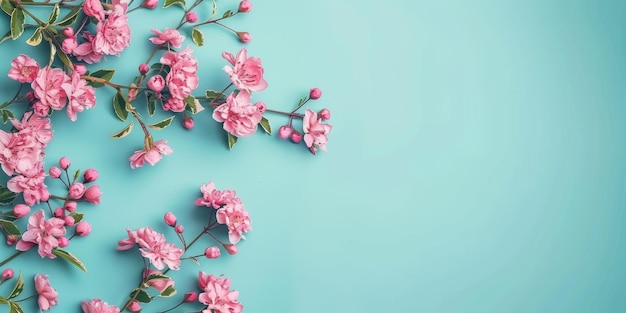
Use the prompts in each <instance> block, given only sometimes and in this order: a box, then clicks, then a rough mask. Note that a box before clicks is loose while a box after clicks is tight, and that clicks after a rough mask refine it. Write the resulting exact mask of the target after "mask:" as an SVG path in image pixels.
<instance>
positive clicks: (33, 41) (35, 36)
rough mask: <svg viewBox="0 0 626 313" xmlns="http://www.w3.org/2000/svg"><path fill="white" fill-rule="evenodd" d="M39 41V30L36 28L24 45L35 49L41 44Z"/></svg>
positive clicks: (40, 37)
mask: <svg viewBox="0 0 626 313" xmlns="http://www.w3.org/2000/svg"><path fill="white" fill-rule="evenodd" d="M41 39H42V36H41V28H37V29H35V32H34V33H33V35H32V36H30V38H28V40H26V43H27V44H28V45H29V46H33V47H36V46H38V45H39V44H40V43H41Z"/></svg>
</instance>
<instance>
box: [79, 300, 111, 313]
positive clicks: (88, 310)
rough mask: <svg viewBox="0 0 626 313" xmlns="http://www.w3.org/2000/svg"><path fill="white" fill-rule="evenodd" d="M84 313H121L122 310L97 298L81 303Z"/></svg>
mask: <svg viewBox="0 0 626 313" xmlns="http://www.w3.org/2000/svg"><path fill="white" fill-rule="evenodd" d="M80 308H81V309H82V310H83V313H120V309H119V308H118V307H116V306H114V305H109V304H108V303H106V302H104V301H102V300H100V299H98V298H95V299H92V300H91V301H83V302H81V303H80Z"/></svg>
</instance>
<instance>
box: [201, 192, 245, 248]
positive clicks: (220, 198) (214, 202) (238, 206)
mask: <svg viewBox="0 0 626 313" xmlns="http://www.w3.org/2000/svg"><path fill="white" fill-rule="evenodd" d="M200 191H201V192H202V197H201V198H198V199H196V201H195V205H197V206H206V207H212V208H214V209H216V210H217V212H216V218H217V222H218V223H220V224H224V225H226V226H227V227H228V239H229V241H230V242H231V243H232V244H237V243H238V242H239V240H241V239H245V236H244V232H249V231H251V230H252V227H251V226H250V223H251V221H250V214H249V213H248V211H246V209H245V208H244V206H243V202H242V201H241V199H240V198H239V197H237V195H236V192H235V191H234V190H223V191H222V190H217V189H215V184H214V183H213V182H209V183H208V184H206V185H204V184H203V185H202V186H201V187H200Z"/></svg>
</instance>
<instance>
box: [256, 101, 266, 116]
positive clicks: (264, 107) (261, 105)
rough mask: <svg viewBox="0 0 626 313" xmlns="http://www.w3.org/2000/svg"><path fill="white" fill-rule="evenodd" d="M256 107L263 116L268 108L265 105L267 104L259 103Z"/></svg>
mask: <svg viewBox="0 0 626 313" xmlns="http://www.w3.org/2000/svg"><path fill="white" fill-rule="evenodd" d="M254 105H255V106H256V108H257V109H258V110H259V112H261V114H263V113H265V110H267V106H266V105H265V102H257V103H255V104H254Z"/></svg>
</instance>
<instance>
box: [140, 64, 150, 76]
mask: <svg viewBox="0 0 626 313" xmlns="http://www.w3.org/2000/svg"><path fill="white" fill-rule="evenodd" d="M149 71H150V67H149V66H148V64H146V63H141V64H139V74H141V75H146V73H148V72H149Z"/></svg>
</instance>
